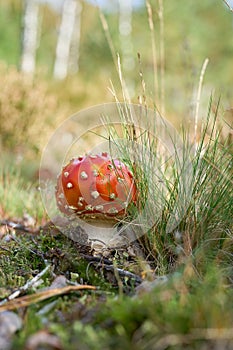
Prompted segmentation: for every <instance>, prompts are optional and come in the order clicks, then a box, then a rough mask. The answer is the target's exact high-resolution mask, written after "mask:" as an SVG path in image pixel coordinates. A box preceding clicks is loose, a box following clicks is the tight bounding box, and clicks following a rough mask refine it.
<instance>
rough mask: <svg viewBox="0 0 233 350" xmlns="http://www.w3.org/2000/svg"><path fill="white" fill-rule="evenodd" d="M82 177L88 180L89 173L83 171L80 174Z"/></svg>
mask: <svg viewBox="0 0 233 350" xmlns="http://www.w3.org/2000/svg"><path fill="white" fill-rule="evenodd" d="M80 177H81V179H83V180H86V179H87V178H88V175H87V173H86V172H85V171H82V172H81V174H80Z"/></svg>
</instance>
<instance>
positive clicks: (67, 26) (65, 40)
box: [53, 0, 81, 79]
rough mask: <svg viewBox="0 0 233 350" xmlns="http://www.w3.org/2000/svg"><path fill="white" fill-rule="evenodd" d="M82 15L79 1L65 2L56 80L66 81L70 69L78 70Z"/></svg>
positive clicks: (59, 39) (56, 60) (58, 45)
mask: <svg viewBox="0 0 233 350" xmlns="http://www.w3.org/2000/svg"><path fill="white" fill-rule="evenodd" d="M80 14H81V4H80V2H79V1H78V0H65V1H64V4H63V10H62V18H61V24H60V30H59V35H58V40H57V48H56V59H55V64H54V71H53V75H54V77H55V78H56V79H64V78H66V76H67V74H68V73H69V70H70V69H71V70H73V71H74V70H76V71H77V69H78V56H79V39H80ZM70 57H71V59H70Z"/></svg>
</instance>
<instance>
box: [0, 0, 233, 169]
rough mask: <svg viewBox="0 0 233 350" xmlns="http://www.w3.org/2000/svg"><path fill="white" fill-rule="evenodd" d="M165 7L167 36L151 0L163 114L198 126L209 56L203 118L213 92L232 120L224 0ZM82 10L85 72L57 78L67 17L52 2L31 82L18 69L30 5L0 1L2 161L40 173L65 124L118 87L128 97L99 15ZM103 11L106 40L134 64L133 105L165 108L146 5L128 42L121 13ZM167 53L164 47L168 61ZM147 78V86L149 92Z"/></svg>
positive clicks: (127, 71)
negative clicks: (51, 141) (26, 162)
mask: <svg viewBox="0 0 233 350" xmlns="http://www.w3.org/2000/svg"><path fill="white" fill-rule="evenodd" d="M110 3H114V1H111V2H110ZM116 3H117V1H116ZM132 3H133V4H134V1H132ZM136 3H137V4H138V1H136V2H135V4H136ZM161 4H162V6H163V13H162V17H163V24H164V35H163V33H161V21H160V20H159V15H161V12H160V11H161V7H159V2H157V1H151V7H152V13H153V22H154V38H155V43H156V53H157V65H156V67H157V70H158V80H159V83H160V78H161V69H164V91H165V111H164V116H165V117H166V118H167V119H170V120H171V121H172V122H173V123H175V124H176V125H179V124H180V123H181V121H185V124H186V125H187V124H192V123H193V116H194V109H195V101H196V100H195V99H196V91H197V86H198V81H199V77H200V71H201V67H202V64H203V62H204V60H205V58H209V64H208V67H207V70H206V73H205V76H204V85H203V90H202V100H201V101H202V102H201V108H200V118H204V117H205V116H206V113H207V108H208V103H209V99H210V96H211V94H213V95H214V96H215V99H216V101H217V99H218V98H219V97H221V108H220V114H222V115H223V116H226V115H227V118H228V119H229V118H230V119H231V118H232V113H231V108H232V102H233V93H232V91H233V89H232V86H233V61H232V58H233V40H232V37H233V35H232V34H233V13H232V12H231V11H230V10H229V9H228V8H227V6H226V4H224V1H222V0H204V1H203V0H195V1H187V0H179V1H169V0H163V1H161V2H160V5H161ZM81 5H82V12H81V35H80V46H79V70H78V72H76V73H75V74H72V75H68V76H67V77H66V78H65V79H60V80H59V79H54V78H53V67H54V61H55V53H56V44H57V38H58V33H59V25H60V21H61V13H60V12H59V11H56V10H55V9H54V8H53V7H51V6H49V5H48V4H44V3H41V4H40V8H39V35H38V45H37V52H36V70H35V73H34V76H33V77H32V76H31V75H30V76H29V75H27V74H23V73H22V72H20V69H19V68H20V60H21V43H22V18H23V1H19V0H0V72H1V75H0V77H1V78H0V79H1V90H0V147H1V157H2V158H3V157H5V155H6V154H7V158H8V160H9V159H11V157H12V159H13V161H15V159H17V161H18V162H19V163H20V162H23V160H22V159H31V160H32V163H35V168H36V166H37V165H36V164H38V161H39V158H40V155H41V152H42V150H43V147H44V146H45V144H46V142H47V140H48V138H49V136H50V135H51V133H52V132H53V131H54V130H55V129H56V127H57V126H58V125H59V124H60V122H61V121H62V120H64V119H66V118H68V117H69V116H70V115H71V114H72V113H75V112H77V111H80V110H81V109H83V108H86V107H90V106H93V105H95V104H100V103H105V102H112V101H114V97H113V96H112V94H111V92H110V90H109V87H111V82H112V84H113V85H114V87H115V89H116V92H117V95H118V98H119V99H120V100H121V99H122V97H121V96H122V95H121V89H120V83H119V77H118V73H117V69H116V66H115V65H114V58H113V55H112V53H111V50H110V47H109V43H108V40H107V39H106V31H104V29H103V24H102V23H101V20H100V15H99V9H98V8H97V7H96V6H94V5H92V4H91V3H89V2H86V1H81ZM116 8H117V6H116ZM101 11H102V15H104V16H105V19H106V20H107V23H108V27H109V30H107V35H109V36H110V37H111V40H112V44H113V46H114V50H115V51H114V55H115V57H116V55H117V53H119V55H120V57H121V59H122V62H123V60H124V55H125V52H127V47H128V49H129V50H128V53H127V54H128V56H130V57H128V58H131V63H132V64H131V65H130V67H128V68H127V67H124V65H123V66H122V70H123V76H124V78H125V80H126V83H127V84H128V87H129V89H130V92H131V98H132V102H134V103H138V101H139V96H141V95H143V94H144V93H145V94H146V98H147V104H148V105H149V106H151V107H153V106H154V105H157V106H159V103H160V101H158V100H156V99H155V96H157V94H158V92H157V91H154V62H155V61H154V57H153V51H152V47H151V46H152V43H151V31H150V26H149V21H148V11H147V8H146V4H145V2H143V1H142V2H141V6H136V7H135V8H134V11H133V13H132V22H131V27H132V30H131V32H130V35H128V36H126V35H120V33H119V12H118V11H117V10H114V11H106V10H105V9H104V8H102V10H101ZM160 18H161V17H160ZM124 41H125V42H124ZM124 45H125V46H126V48H124V47H125V46H124ZM161 47H164V57H163V55H161ZM122 48H124V50H125V51H123V49H122ZM138 53H139V54H140V62H139V59H138ZM140 72H142V76H143V80H144V81H145V91H143V87H142V82H141V76H140ZM160 85H161V84H159V86H160ZM213 106H214V104H213ZM213 108H214V107H213Z"/></svg>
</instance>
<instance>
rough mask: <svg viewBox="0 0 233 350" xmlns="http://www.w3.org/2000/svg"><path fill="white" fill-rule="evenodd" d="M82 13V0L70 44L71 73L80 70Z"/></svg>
mask: <svg viewBox="0 0 233 350" xmlns="http://www.w3.org/2000/svg"><path fill="white" fill-rule="evenodd" d="M81 13H82V4H81V2H80V1H78V2H77V8H76V16H75V24H74V30H73V34H72V38H71V45H70V58H69V67H68V71H69V73H71V74H75V73H77V72H78V70H79V46H80V36H81Z"/></svg>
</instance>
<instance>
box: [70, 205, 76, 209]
mask: <svg viewBox="0 0 233 350" xmlns="http://www.w3.org/2000/svg"><path fill="white" fill-rule="evenodd" d="M69 209H71V210H77V209H78V208H77V207H75V206H74V205H69Z"/></svg>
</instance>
